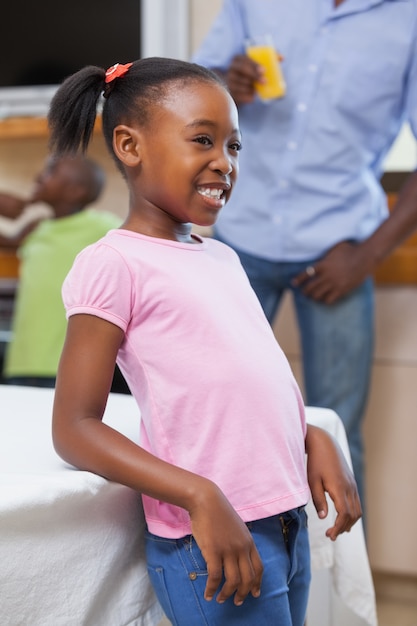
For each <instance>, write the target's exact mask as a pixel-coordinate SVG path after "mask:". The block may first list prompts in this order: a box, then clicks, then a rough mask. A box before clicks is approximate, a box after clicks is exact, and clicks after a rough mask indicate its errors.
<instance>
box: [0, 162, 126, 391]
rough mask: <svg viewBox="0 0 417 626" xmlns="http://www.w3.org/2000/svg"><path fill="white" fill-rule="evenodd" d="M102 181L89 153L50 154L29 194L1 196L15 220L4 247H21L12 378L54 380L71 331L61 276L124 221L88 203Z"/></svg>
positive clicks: (42, 383) (9, 359)
mask: <svg viewBox="0 0 417 626" xmlns="http://www.w3.org/2000/svg"><path fill="white" fill-rule="evenodd" d="M104 183H105V176H104V172H103V170H102V168H101V167H100V166H99V165H98V164H97V163H95V162H94V161H91V160H90V159H87V158H85V157H83V156H76V157H74V156H63V157H60V158H56V157H54V158H52V157H51V158H49V159H47V161H46V163H45V167H44V169H43V170H42V171H41V172H40V173H39V175H38V176H37V177H36V179H35V183H34V186H33V189H32V192H31V195H30V197H29V198H28V199H23V198H18V197H14V196H11V195H7V194H2V195H1V196H0V213H2V214H3V215H7V218H5V219H9V221H10V225H9V228H8V229H7V235H8V236H5V235H3V236H0V245H4V246H6V245H7V246H9V247H10V246H14V247H16V246H18V257H19V261H20V267H19V282H18V288H17V295H16V301H15V307H14V314H13V320H12V338H11V341H10V343H9V344H8V345H7V346H6V352H5V362H4V372H3V377H4V380H5V382H7V383H10V384H19V385H31V386H37V387H53V386H54V384H55V377H56V371H57V368H58V361H59V357H60V354H61V351H62V346H63V344H64V338H65V330H66V319H65V309H64V307H63V304H62V297H61V288H62V283H63V280H64V278H65V276H66V274H67V273H68V271H69V269H70V267H71V265H72V263H73V261H74V258H75V257H76V255H77V254H78V252H80V250H82V249H83V248H85V247H86V246H87V245H88V244H90V243H92V242H94V241H96V240H97V239H100V238H101V237H102V236H103V235H104V234H105V233H107V231H108V230H110V229H111V228H115V227H116V226H118V225H119V224H120V222H121V219H120V218H118V217H117V216H116V215H113V214H110V213H106V212H103V211H96V210H94V209H92V208H91V207H90V205H91V204H92V203H94V202H95V201H96V200H97V199H98V198H99V196H100V194H101V193H102V190H103V187H104ZM47 211H48V212H47ZM13 218H14V219H13ZM3 232H5V231H3Z"/></svg>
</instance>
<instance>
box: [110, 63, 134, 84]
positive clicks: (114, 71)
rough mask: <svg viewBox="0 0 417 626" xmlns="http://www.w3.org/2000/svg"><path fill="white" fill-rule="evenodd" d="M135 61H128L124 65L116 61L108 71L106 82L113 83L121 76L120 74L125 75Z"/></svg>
mask: <svg viewBox="0 0 417 626" xmlns="http://www.w3.org/2000/svg"><path fill="white" fill-rule="evenodd" d="M132 65H133V63H126V64H125V65H123V64H122V63H115V64H114V65H112V66H111V67H109V69H108V70H107V71H106V78H105V79H104V80H105V82H106V83H111V81H112V80H114V79H115V78H119V77H120V76H124V75H125V74H126V72H127V71H128V69H129V67H131V66H132Z"/></svg>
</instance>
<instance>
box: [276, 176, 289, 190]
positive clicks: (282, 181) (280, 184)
mask: <svg viewBox="0 0 417 626" xmlns="http://www.w3.org/2000/svg"><path fill="white" fill-rule="evenodd" d="M278 187H279V188H280V189H288V180H285V178H281V179H280V180H279V181H278Z"/></svg>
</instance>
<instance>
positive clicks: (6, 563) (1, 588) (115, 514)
mask: <svg viewBox="0 0 417 626" xmlns="http://www.w3.org/2000/svg"><path fill="white" fill-rule="evenodd" d="M52 402H53V390H48V389H34V388H30V387H9V386H6V385H0V616H1V618H0V622H1V624H2V626H156V625H157V624H158V623H159V621H160V619H161V616H162V611H161V609H160V607H159V605H158V603H157V601H156V599H155V597H154V594H153V591H152V589H151V586H150V583H149V581H148V577H147V572H146V565H145V560H144V548H143V532H142V531H143V527H144V518H143V512H142V508H141V502H140V496H139V495H138V494H137V493H136V492H134V491H133V490H131V489H129V488H128V487H124V486H121V485H118V484H115V483H111V482H109V481H107V480H105V479H104V478H101V477H99V476H96V475H94V474H91V473H89V472H83V471H78V470H74V469H73V468H71V467H70V466H67V465H66V464H65V463H64V461H62V460H61V459H60V458H59V457H58V456H57V455H56V453H55V452H54V450H53V447H52V442H51V434H50V432H51V415H52ZM105 421H106V422H107V423H108V424H110V425H112V426H114V427H115V428H117V429H118V430H120V431H121V432H123V433H124V434H126V435H128V436H131V437H134V436H135V434H136V433H137V432H138V430H139V412H138V409H136V407H135V406H134V402H133V399H132V398H131V397H130V396H125V395H123V394H112V395H111V397H110V398H109V402H108V406H107V410H106V418H105Z"/></svg>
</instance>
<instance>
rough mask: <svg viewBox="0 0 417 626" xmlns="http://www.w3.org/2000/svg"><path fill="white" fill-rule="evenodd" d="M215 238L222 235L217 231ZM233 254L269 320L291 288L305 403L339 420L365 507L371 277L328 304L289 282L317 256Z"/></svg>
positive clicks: (372, 330)
mask: <svg viewBox="0 0 417 626" xmlns="http://www.w3.org/2000/svg"><path fill="white" fill-rule="evenodd" d="M216 238H217V239H221V238H220V237H218V236H217V235H216ZM226 243H227V242H226ZM236 252H237V254H238V255H239V257H240V260H241V262H242V265H243V267H244V269H245V271H246V273H247V275H248V277H249V280H250V282H251V285H252V287H253V289H254V290H255V292H256V294H257V296H258V298H259V300H260V302H261V305H262V308H263V309H264V311H265V314H266V316H267V318H268V320H269V322H270V323H272V322H273V320H274V317H275V315H276V313H277V311H278V308H279V304H280V301H281V298H282V296H283V294H284V292H285V291H286V290H291V291H292V292H293V297H294V305H295V309H296V315H297V320H298V326H299V330H300V338H301V346H302V358H303V372H304V385H305V402H306V404H307V405H310V406H319V407H325V408H329V409H333V410H334V411H336V413H337V414H338V415H339V417H340V418H341V420H342V421H343V424H344V426H345V429H346V434H347V438H348V441H349V449H350V453H351V456H352V464H353V471H354V474H355V478H356V482H357V485H358V490H359V495H360V498H361V501H362V506H363V507H364V503H365V489H364V449H363V439H362V420H363V416H364V411H365V407H366V401H367V397H368V389H369V385H370V374H371V365H372V356H373V347H374V289H373V281H372V279H367V280H366V281H365V282H364V283H363V284H362V285H361V286H360V287H358V288H357V289H356V290H354V291H353V292H351V293H350V294H349V295H348V296H346V297H345V298H343V299H342V300H340V301H339V302H337V303H335V304H332V305H326V304H322V303H319V302H315V301H314V300H312V299H311V298H307V297H306V296H304V295H303V294H302V292H301V291H300V289H297V288H294V287H293V286H292V284H291V281H292V279H293V278H294V277H295V276H296V275H297V274H299V273H300V272H301V271H303V270H304V269H305V268H306V267H307V266H308V265H313V264H314V261H315V260H316V259H312V260H311V261H309V262H302V263H281V262H273V261H267V260H265V259H260V258H257V257H254V256H251V255H249V254H246V253H245V252H242V251H240V250H236ZM278 340H279V337H278Z"/></svg>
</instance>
